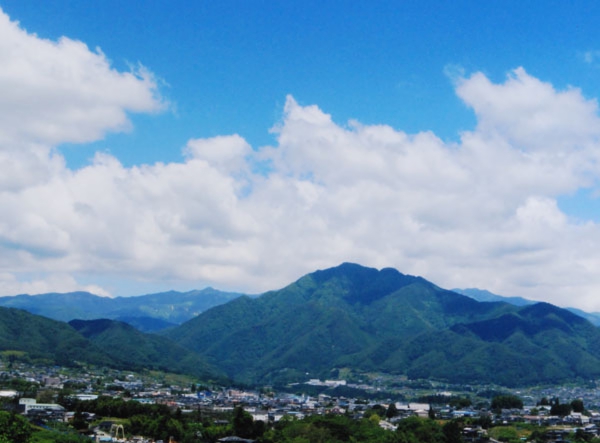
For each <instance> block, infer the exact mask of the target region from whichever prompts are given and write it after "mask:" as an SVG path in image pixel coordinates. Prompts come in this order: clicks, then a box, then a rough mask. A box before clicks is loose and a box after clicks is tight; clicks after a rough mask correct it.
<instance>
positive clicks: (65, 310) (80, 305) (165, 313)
mask: <svg viewBox="0 0 600 443" xmlns="http://www.w3.org/2000/svg"><path fill="white" fill-rule="evenodd" d="M240 295H241V294H237V293H232V292H222V291H218V290H216V289H213V288H206V289H203V290H196V291H189V292H176V291H170V292H161V293H156V294H147V295H140V296H135V297H116V298H108V297H99V296H97V295H93V294H90V293H89V292H71V293H66V294H59V293H48V294H40V295H25V294H23V295H16V296H10V297H0V306H4V307H12V308H19V309H24V310H26V311H28V312H30V313H32V314H37V315H43V316H44V317H48V318H52V319H54V320H61V321H64V322H68V321H70V320H73V319H83V320H94V319H99V318H107V319H111V320H120V321H124V322H126V323H129V324H131V325H133V326H135V327H136V328H138V329H139V330H141V331H144V332H154V331H158V330H161V329H166V328H168V327H173V326H176V325H178V324H181V323H183V322H185V321H187V320H189V319H191V318H193V317H195V316H196V315H198V314H199V313H201V312H203V311H205V310H207V309H209V308H211V307H213V306H217V305H219V304H222V303H225V302H227V301H230V300H232V299H234V298H236V297H239V296H240Z"/></svg>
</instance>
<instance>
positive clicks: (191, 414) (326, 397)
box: [0, 362, 600, 443]
mask: <svg viewBox="0 0 600 443" xmlns="http://www.w3.org/2000/svg"><path fill="white" fill-rule="evenodd" d="M360 377H361V378H360V379H356V380H341V379H335V380H320V379H317V378H311V379H307V380H305V381H302V382H298V383H294V384H291V385H288V386H286V387H282V388H277V389H274V388H273V387H268V386H267V387H261V388H260V389H250V388H248V387H239V386H238V387H224V386H217V385H211V384H206V383H199V382H197V381H194V380H192V379H190V378H189V377H186V376H181V375H174V374H167V373H160V372H149V371H144V372H140V373H136V372H131V371H120V370H115V369H109V368H92V367H86V368H77V369H73V368H65V367H59V366H39V365H37V366H32V365H27V364H23V363H15V362H10V363H9V364H3V366H2V367H1V371H0V388H2V390H1V391H0V399H1V401H2V405H3V409H4V410H5V411H9V412H12V413H15V412H16V413H18V414H19V415H20V416H22V417H23V418H24V419H27V420H28V422H29V423H30V424H31V425H32V427H33V428H35V427H38V428H40V429H45V430H46V431H45V432H49V430H50V429H54V430H60V431H61V432H62V433H63V434H62V435H70V438H71V440H65V441H69V442H71V441H97V442H102V441H127V442H138V443H143V442H146V443H150V442H160V441H163V442H164V443H166V442H168V441H169V440H170V441H171V442H176V441H177V442H179V441H197V442H202V441H206V442H212V441H222V442H225V441H242V442H244V441H247V442H249V441H270V440H268V439H264V438H263V439H262V440H261V439H260V437H261V436H263V435H264V433H265V431H266V430H267V429H269V427H274V426H283V425H282V424H283V423H288V422H293V421H302V420H305V419H308V418H310V417H336V416H337V417H341V416H343V417H348V418H349V419H351V420H355V421H360V420H363V419H367V420H368V421H369V423H375V424H376V425H377V426H378V427H379V428H381V429H382V430H385V431H389V432H396V431H397V430H398V428H399V427H401V426H402V423H403V422H405V421H406V420H407V419H409V418H411V417H418V418H419V419H421V420H430V419H433V420H435V421H436V422H438V423H459V424H460V426H459V431H460V440H458V441H463V442H484V441H506V442H513V441H526V440H531V441H545V442H560V441H566V440H572V439H573V438H575V439H576V440H580V441H586V442H589V441H591V440H592V439H594V438H597V437H598V436H599V434H600V412H598V411H600V388H597V387H596V384H595V383H594V382H590V381H588V382H585V383H583V382H580V383H574V384H572V385H568V386H564V385H563V386H544V387H530V388H526V389H507V388H503V387H498V386H471V385H449V384H445V383H440V382H433V381H426V380H419V381H411V380H407V379H406V378H404V377H398V376H392V375H384V374H361V375H360ZM353 378H356V374H354V375H353ZM498 399H504V400H508V403H501V402H500V403H498V402H497V400H498ZM102 401H104V402H105V403H106V402H112V406H110V407H109V410H108V412H107V411H103V410H102V407H101V406H99V405H100V404H101V403H102ZM495 402H496V404H494V403H495ZM122 405H128V406H122ZM153 407H154V408H155V409H143V408H153ZM110 408H112V410H110ZM118 408H121V409H123V408H129V409H130V410H131V411H133V412H123V411H121V412H117V410H118ZM140 408H142V409H140ZM156 408H159V409H156ZM105 409H106V407H105ZM140 411H143V412H144V413H145V414H147V413H148V411H154V412H152V413H151V414H156V411H163V412H162V413H164V414H167V415H169V414H172V415H174V416H177V417H182V418H185V420H186V421H187V422H189V423H195V428H194V429H195V432H194V439H193V440H189V438H188V439H187V440H185V436H184V435H183V434H184V432H183V431H182V430H181V429H178V428H177V426H171V428H170V429H167V428H168V426H167V427H166V428H165V429H163V430H159V431H153V432H154V434H158V435H147V434H143V433H140V432H139V431H141V430H143V429H144V427H143V426H140V424H139V423H137V424H136V423H135V420H133V419H131V420H129V419H128V418H131V416H132V415H135V414H139V413H140ZM236 414H238V415H239V414H243V415H241V416H242V417H245V418H246V421H247V422H248V423H251V424H260V426H259V428H260V429H259V430H258V431H257V429H256V426H254V427H252V425H250V428H248V429H247V430H246V431H244V430H240V428H239V426H238V427H237V428H236V426H233V425H232V423H233V422H234V421H235V419H236ZM173 423H174V421H173ZM173 423H171V424H173ZM148 429H149V428H148ZM236 431H237V433H245V434H246V435H236ZM146 432H148V431H147V430H146ZM161 432H162V433H164V435H160V433H161ZM35 434H36V433H35V432H34V435H35ZM167 434H168V435H167ZM76 438H77V440H74V439H76ZM182 439H183V440H182ZM32 441H34V440H32ZM40 441H43V440H40ZM48 441H58V440H56V439H55V440H48ZM309 441H310V440H309Z"/></svg>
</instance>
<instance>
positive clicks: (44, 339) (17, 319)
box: [0, 308, 116, 366]
mask: <svg viewBox="0 0 600 443" xmlns="http://www.w3.org/2000/svg"><path fill="white" fill-rule="evenodd" d="M12 350H15V351H22V352H24V353H25V354H26V358H28V359H30V360H38V359H41V360H44V361H47V362H52V363H56V364H60V365H64V366H71V365H73V364H74V363H75V362H77V361H79V362H85V363H91V364H97V365H108V366H114V365H116V362H115V361H114V360H113V359H112V358H111V357H110V356H109V355H108V354H107V353H106V352H104V351H102V350H101V349H100V348H98V347H96V346H95V345H94V344H93V343H91V342H90V341H89V340H86V339H85V338H84V337H82V336H81V335H80V334H79V333H77V331H75V330H74V329H73V328H71V327H70V326H69V325H67V324H66V323H63V322H59V321H56V320H51V319H48V318H45V317H41V316H37V315H34V314H30V313H29V312H26V311H23V310H20V309H13V308H0V351H12Z"/></svg>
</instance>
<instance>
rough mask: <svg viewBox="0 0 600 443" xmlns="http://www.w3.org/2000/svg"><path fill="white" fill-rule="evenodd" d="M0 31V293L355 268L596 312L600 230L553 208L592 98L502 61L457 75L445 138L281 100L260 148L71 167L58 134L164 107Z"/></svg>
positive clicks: (133, 86)
mask: <svg viewBox="0 0 600 443" xmlns="http://www.w3.org/2000/svg"><path fill="white" fill-rule="evenodd" d="M0 36H1V37H3V38H2V39H0V40H2V43H0V61H1V62H2V63H3V65H6V66H7V70H6V72H2V73H0V93H4V92H5V91H8V92H10V93H8V92H7V94H6V96H7V102H5V103H3V104H2V105H0V115H7V116H8V117H9V118H8V120H4V119H0V168H1V169H2V171H3V175H2V177H0V207H1V208H2V209H3V210H2V212H1V213H0V270H2V273H3V274H2V277H1V278H0V293H3V294H7V293H11V292H12V293H17V292H36V291H39V292H44V291H49V290H58V291H63V290H74V289H82V288H84V287H87V286H85V285H80V284H79V283H77V280H78V278H79V276H80V275H86V276H89V275H99V276H102V281H104V282H106V281H109V280H110V278H111V277H113V278H115V279H118V280H121V281H122V280H124V279H133V280H144V281H166V280H168V281H188V282H190V284H202V285H206V284H211V285H213V286H216V287H219V288H224V289H239V290H246V291H251V292H259V291H262V290H267V289H274V288H277V287H280V286H282V285H284V284H287V283H289V282H290V281H292V280H293V279H295V278H297V277H299V276H300V275H302V274H304V273H306V272H309V271H313V270H315V269H318V268H323V267H327V266H333V265H336V264H339V263H340V262H342V261H355V262H359V263H363V264H365V265H369V266H377V267H382V266H394V267H396V268H398V269H399V270H401V271H402V272H406V273H412V274H419V275H423V276H425V277H426V278H429V279H430V280H432V281H434V282H435V283H437V284H439V285H442V286H445V287H456V286H480V287H484V288H487V289H490V290H493V291H496V292H499V293H503V294H506V295H521V296H526V297H531V298H537V299H545V300H549V301H551V302H554V303H557V304H562V305H565V304H572V305H579V306H581V307H586V308H595V309H600V305H597V304H596V303H598V302H597V301H596V300H595V297H594V296H595V294H597V293H598V290H600V277H597V272H596V270H597V269H598V266H597V265H598V261H599V260H600V256H598V252H597V250H598V248H597V247H596V246H597V245H598V243H600V229H599V227H598V226H597V225H595V224H593V223H585V224H582V223H575V222H573V221H572V220H570V219H569V218H568V217H567V216H566V215H565V214H563V213H562V212H561V211H560V208H559V207H558V206H557V203H556V198H557V197H558V196H560V195H564V194H567V193H570V192H573V191H575V190H577V189H579V188H581V187H586V186H590V185H592V184H593V183H594V182H595V180H597V179H598V176H599V173H600V171H599V168H598V148H599V147H600V146H599V142H598V138H599V135H600V119H599V118H598V109H597V104H596V101H595V100H588V99H586V98H585V97H584V96H583V95H582V93H581V92H580V91H579V90H577V89H576V88H569V89H567V90H564V91H558V90H556V89H555V88H554V87H553V86H552V85H550V84H548V83H545V82H542V81H540V80H539V79H536V78H535V77H532V76H530V75H529V74H527V73H526V72H525V70H524V69H522V68H519V69H517V70H515V71H513V72H512V73H511V74H510V75H509V76H508V77H507V79H506V81H505V82H503V83H500V84H496V83H493V82H492V81H490V80H489V79H488V78H487V77H485V76H484V75H483V74H481V73H476V74H473V75H471V76H470V77H466V78H457V79H455V80H456V87H457V94H458V95H459V97H460V98H461V99H462V100H464V102H465V103H466V104H467V105H468V106H470V107H472V108H473V110H474V112H475V114H476V115H477V118H478V124H477V127H476V128H475V129H474V130H472V131H469V132H465V133H463V134H461V139H460V142H458V143H453V144H448V143H445V142H444V141H442V140H441V139H440V138H438V137H437V136H436V135H435V134H433V133H431V132H423V133H418V134H407V133H404V132H402V131H399V130H396V129H394V128H392V127H389V126H385V125H363V124H361V123H360V122H356V121H353V122H349V123H348V125H346V126H343V127H342V126H340V125H337V124H336V123H334V121H333V120H332V118H331V116H329V115H328V114H326V113H325V112H323V111H322V110H321V109H320V108H319V107H317V106H316V105H311V106H302V105H300V104H298V103H297V102H296V101H295V100H294V98H292V97H288V98H287V100H286V104H285V108H284V111H283V117H282V120H281V122H279V123H278V124H277V126H276V127H275V128H274V130H273V131H274V133H275V134H276V137H277V143H276V144H275V146H272V147H262V148H257V149H255V150H253V149H252V147H250V146H249V144H248V143H247V142H246V141H245V140H244V139H243V138H242V137H240V136H239V135H235V134H234V135H225V136H220V137H214V138H210V139H191V140H190V141H189V142H188V143H187V145H186V146H185V147H184V148H183V152H182V154H183V157H182V160H181V162H173V163H168V164H163V163H157V164H154V165H138V166H134V167H125V166H123V165H122V164H121V163H120V162H119V161H118V159H116V158H114V157H112V156H110V155H107V154H97V155H96V157H95V159H94V161H93V162H92V163H91V164H89V165H88V166H86V167H84V168H81V169H79V170H71V169H69V168H68V167H67V166H66V164H65V162H64V159H63V158H62V156H61V155H60V153H59V151H58V150H57V146H58V144H59V143H61V142H67V141H79V142H82V141H89V140H94V139H97V138H99V137H102V136H103V134H104V133H106V132H107V131H115V130H122V129H123V128H126V127H127V124H128V120H127V113H128V112H155V111H157V110H159V109H161V108H162V107H163V106H164V104H163V101H162V100H161V99H160V97H159V96H158V92H157V90H156V85H155V82H154V80H152V75H151V74H149V73H147V72H145V71H143V70H142V71H140V72H137V73H120V72H117V71H116V70H114V69H113V68H111V66H110V63H109V62H108V61H107V59H106V57H105V56H104V55H103V54H102V53H101V52H100V51H90V50H89V49H88V48H87V47H85V45H83V44H82V43H78V42H74V41H71V40H68V39H65V38H63V39H62V40H60V41H59V42H50V41H46V40H41V39H39V38H38V37H36V36H34V35H32V34H27V33H26V32H25V31H23V30H22V29H20V28H19V27H18V25H17V24H15V23H12V22H10V21H9V19H8V17H6V16H5V15H0ZM14 48H18V49H14ZM47 54H50V55H47ZM17 73H21V74H22V75H17ZM13 89H15V90H14V91H13ZM24 91H27V92H24ZM11 94H12V95H11ZM30 96H31V97H30ZM11 106H14V107H16V108H17V109H16V111H15V112H16V115H17V116H18V118H17V117H14V118H13V116H12V115H9V113H8V110H9V108H10V107H11ZM51 111H52V112H51ZM26 117H27V118H26ZM74 122H75V123H74ZM257 164H258V165H264V164H268V165H269V168H268V170H267V169H265V168H262V169H261V168H258V169H259V170H258V171H256V168H255V166H256V165H257ZM4 171H5V173H4ZM32 274H33V275H38V276H39V275H43V276H44V277H38V278H36V279H33V280H32V281H29V280H27V277H26V276H28V275H32ZM79 280H81V278H79ZM93 289H94V290H95V291H96V292H103V293H107V292H108V291H105V290H103V289H102V288H99V287H96V288H93ZM574 294H576V297H575V296H574Z"/></svg>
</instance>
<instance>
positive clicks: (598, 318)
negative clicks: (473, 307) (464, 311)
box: [453, 288, 600, 326]
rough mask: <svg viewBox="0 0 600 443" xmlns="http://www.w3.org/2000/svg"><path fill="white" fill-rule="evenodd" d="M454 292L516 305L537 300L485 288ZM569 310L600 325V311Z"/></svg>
mask: <svg viewBox="0 0 600 443" xmlns="http://www.w3.org/2000/svg"><path fill="white" fill-rule="evenodd" d="M453 291H454V292H458V293H459V294H462V295H466V296H467V297H470V298H472V299H474V300H477V301H503V302H507V303H510V304H511V305H516V306H526V305H532V304H534V303H535V301H532V300H527V299H526V298H522V297H503V296H502V295H497V294H494V293H492V292H490V291H486V290H485V289H475V288H469V289H453ZM565 309H566V310H567V311H570V312H572V313H573V314H576V315H578V316H580V317H583V318H585V319H586V320H588V321H590V322H591V323H592V324H594V325H595V326H600V313H599V312H585V311H582V310H581V309H577V308H565Z"/></svg>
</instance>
